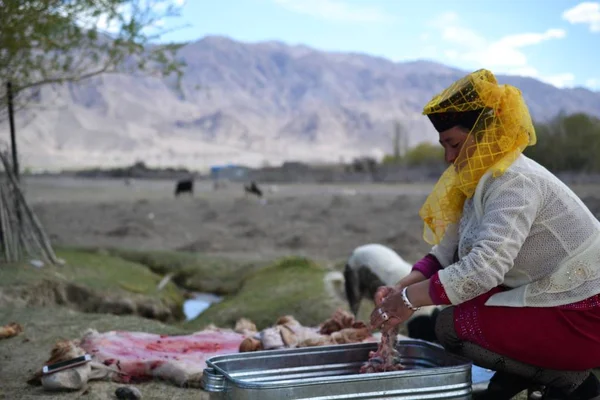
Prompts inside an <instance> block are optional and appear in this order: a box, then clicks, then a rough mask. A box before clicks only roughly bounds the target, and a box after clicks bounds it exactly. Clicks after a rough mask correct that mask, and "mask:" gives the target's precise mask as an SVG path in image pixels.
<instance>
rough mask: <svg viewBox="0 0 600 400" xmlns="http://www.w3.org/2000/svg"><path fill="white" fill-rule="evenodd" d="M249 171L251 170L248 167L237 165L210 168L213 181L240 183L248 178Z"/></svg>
mask: <svg viewBox="0 0 600 400" xmlns="http://www.w3.org/2000/svg"><path fill="white" fill-rule="evenodd" d="M248 171H249V169H248V168H247V167H242V166H240V165H235V164H226V165H214V166H212V167H210V178H211V179H212V180H213V181H217V180H230V181H239V180H244V179H245V178H246V177H247V175H248Z"/></svg>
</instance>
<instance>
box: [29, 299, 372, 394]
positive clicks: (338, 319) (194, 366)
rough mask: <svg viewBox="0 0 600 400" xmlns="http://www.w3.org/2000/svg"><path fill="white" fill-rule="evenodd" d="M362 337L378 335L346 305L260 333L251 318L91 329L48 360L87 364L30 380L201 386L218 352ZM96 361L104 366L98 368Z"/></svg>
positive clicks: (62, 384) (57, 384)
mask: <svg viewBox="0 0 600 400" xmlns="http://www.w3.org/2000/svg"><path fill="white" fill-rule="evenodd" d="M364 341H376V339H375V338H374V337H373V336H371V334H370V332H369V330H368V328H367V327H366V325H365V324H364V323H362V322H357V321H355V320H354V317H353V316H352V315H351V314H349V313H347V312H345V311H342V310H338V311H337V312H336V313H335V314H334V315H333V316H332V317H331V318H330V319H328V320H327V321H325V322H324V323H323V324H321V325H320V326H319V327H314V328H313V327H305V326H302V325H301V324H300V323H299V322H298V321H296V319H294V318H293V317H292V316H284V317H281V318H279V319H278V320H277V321H276V323H275V325H274V326H272V327H269V328H266V329H264V330H262V331H260V332H259V331H257V329H256V326H255V325H254V323H252V321H249V320H247V319H244V318H242V319H240V320H239V321H238V322H237V324H236V327H235V329H234V330H230V329H219V328H216V327H214V326H211V327H208V328H207V329H205V330H203V331H200V332H196V333H193V334H191V335H180V336H166V335H156V334H151V333H145V332H125V331H110V332H104V333H99V332H97V331H95V330H89V331H87V332H86V333H85V334H84V335H83V338H82V339H81V340H65V341H60V342H58V343H57V344H56V345H55V347H54V348H53V349H52V354H51V357H50V359H49V360H48V361H47V362H46V364H51V363H55V362H58V361H64V360H68V359H70V358H74V357H77V356H80V355H83V354H85V353H88V354H90V355H91V356H92V363H90V364H89V366H82V367H77V368H72V369H70V370H65V371H61V372H57V373H55V374H52V375H49V376H46V377H42V374H41V371H38V372H37V373H36V375H35V376H34V377H33V378H32V379H31V380H30V381H29V382H30V383H32V384H39V383H40V382H41V380H42V379H46V381H47V386H49V387H50V386H51V387H52V388H62V389H72V388H75V387H80V386H81V385H82V384H84V383H86V382H87V379H99V378H98V377H100V376H102V377H104V378H109V379H112V380H113V381H116V382H120V383H134V382H141V381H145V380H151V379H162V380H166V381H169V382H171V383H173V384H175V385H178V386H184V387H199V386H200V383H201V380H202V373H203V372H204V369H205V368H206V360H207V359H209V358H211V357H213V356H216V355H221V354H233V353H238V352H246V351H256V350H267V349H277V348H294V347H308V346H322V345H334V344H343V343H358V342H364ZM98 366H100V367H103V368H104V369H105V370H104V371H98V370H97V369H98V368H97V367H98ZM89 368H91V370H89V371H88V369H89ZM102 372H103V373H104V374H103V375H102ZM59 374H60V375H59ZM53 375H54V376H53ZM84 381H85V382H84Z"/></svg>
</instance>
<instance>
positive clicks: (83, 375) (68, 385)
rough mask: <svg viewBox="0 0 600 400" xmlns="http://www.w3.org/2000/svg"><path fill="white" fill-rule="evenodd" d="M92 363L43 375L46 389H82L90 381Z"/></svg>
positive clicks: (43, 383) (43, 384)
mask: <svg viewBox="0 0 600 400" xmlns="http://www.w3.org/2000/svg"><path fill="white" fill-rule="evenodd" d="M91 370H92V369H91V366H90V364H89V363H88V364H84V365H81V366H79V367H76V368H69V369H65V370H63V371H58V372H55V373H53V374H49V375H44V376H42V386H43V387H44V389H45V390H51V391H58V390H80V389H82V388H83V387H84V386H85V385H86V384H87V382H88V380H89V377H90V373H91Z"/></svg>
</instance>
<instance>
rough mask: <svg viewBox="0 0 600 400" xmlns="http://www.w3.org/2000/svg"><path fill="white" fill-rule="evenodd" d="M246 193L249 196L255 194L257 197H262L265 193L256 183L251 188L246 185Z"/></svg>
mask: <svg viewBox="0 0 600 400" xmlns="http://www.w3.org/2000/svg"><path fill="white" fill-rule="evenodd" d="M244 191H245V192H246V193H248V194H254V195H256V196H257V197H262V195H263V192H262V190H260V189H259V187H258V185H257V184H256V182H254V181H252V182H251V183H250V185H249V186H246V185H244Z"/></svg>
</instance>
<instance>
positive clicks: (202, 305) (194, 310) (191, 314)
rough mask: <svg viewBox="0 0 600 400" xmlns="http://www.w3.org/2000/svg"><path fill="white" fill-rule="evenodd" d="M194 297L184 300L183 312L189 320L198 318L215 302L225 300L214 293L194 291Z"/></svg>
mask: <svg viewBox="0 0 600 400" xmlns="http://www.w3.org/2000/svg"><path fill="white" fill-rule="evenodd" d="M193 295H194V297H193V298H191V299H189V300H186V301H184V302H183V313H184V314H185V318H186V320H187V321H190V320H192V319H194V318H197V317H198V315H200V314H202V313H203V312H204V311H206V309H207V308H208V307H210V305H211V304H213V303H218V302H220V301H221V300H223V298H222V297H220V296H217V295H214V294H212V293H194V294H193Z"/></svg>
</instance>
